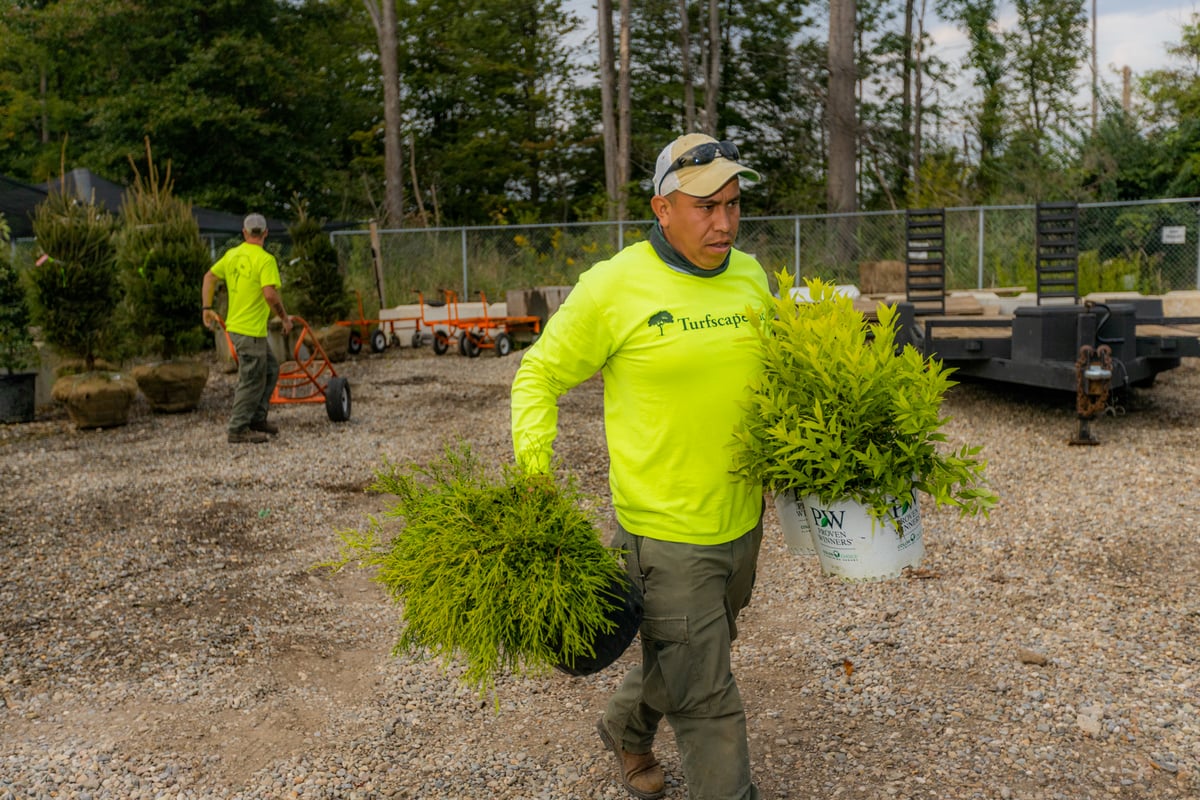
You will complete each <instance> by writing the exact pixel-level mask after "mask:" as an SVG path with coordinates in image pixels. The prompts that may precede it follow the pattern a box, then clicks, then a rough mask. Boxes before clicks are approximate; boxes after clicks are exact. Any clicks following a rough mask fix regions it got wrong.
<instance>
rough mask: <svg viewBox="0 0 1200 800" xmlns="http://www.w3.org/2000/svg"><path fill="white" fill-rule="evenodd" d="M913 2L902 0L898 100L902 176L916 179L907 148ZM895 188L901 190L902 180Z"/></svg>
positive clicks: (910, 111)
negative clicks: (901, 69) (901, 93)
mask: <svg viewBox="0 0 1200 800" xmlns="http://www.w3.org/2000/svg"><path fill="white" fill-rule="evenodd" d="M913 4H914V0H904V89H903V91H904V97H903V98H901V101H900V102H901V105H900V143H901V147H900V152H901V153H904V154H905V155H906V156H908V157H909V158H908V159H906V160H909V166H908V168H907V169H905V170H904V177H905V178H908V179H909V180H916V174H917V172H916V164H915V163H913V162H912V161H911V152H910V148H909V142H910V141H911V139H910V136H911V135H912V114H913V13H914V9H913ZM896 188H897V190H899V191H903V190H904V186H903V182H901V185H900V186H897V187H896Z"/></svg>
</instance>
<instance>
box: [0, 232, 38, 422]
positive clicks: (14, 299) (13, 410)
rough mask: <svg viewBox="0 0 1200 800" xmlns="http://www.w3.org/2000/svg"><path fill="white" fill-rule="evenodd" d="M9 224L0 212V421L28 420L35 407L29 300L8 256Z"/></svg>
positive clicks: (35, 363) (35, 388) (33, 350)
mask: <svg viewBox="0 0 1200 800" xmlns="http://www.w3.org/2000/svg"><path fill="white" fill-rule="evenodd" d="M8 244H9V228H8V222H7V221H6V220H5V219H4V215H2V214H0V423H9V422H30V421H31V420H33V417H34V412H35V407H36V402H35V401H36V391H37V372H36V371H33V372H30V371H28V370H29V368H30V367H34V366H36V365H37V363H38V354H37V349H36V348H35V347H34V346H33V334H31V333H30V331H29V302H28V300H27V298H26V296H25V287H24V286H23V285H22V283H21V276H20V275H19V274H17V271H16V269H15V268H14V267H13V265H12V263H11V262H10V261H9V259H8Z"/></svg>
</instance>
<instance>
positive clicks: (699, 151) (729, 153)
mask: <svg viewBox="0 0 1200 800" xmlns="http://www.w3.org/2000/svg"><path fill="white" fill-rule="evenodd" d="M718 156H720V157H721V158H727V159H729V160H730V161H737V160H738V149H737V145H736V144H734V143H733V142H730V141H723V142H704V143H703V144H698V145H696V146H695V147H693V148H691V149H690V150H688V151H687V152H686V153H684V154H683V155H681V156H680V157H679V158H677V159H675V160H674V161H672V162H671V166H669V167H667V171H666V172H664V173H663V180H664V181H665V180H666V179H667V176H668V175H670V174H671V173H672V172H675V171H676V170H681V169H683V168H684V167H702V166H704V165H705V164H711V163H712V162H713V161H715V160H716V159H717V157H718ZM658 188H659V191H661V190H662V181H659V182H658Z"/></svg>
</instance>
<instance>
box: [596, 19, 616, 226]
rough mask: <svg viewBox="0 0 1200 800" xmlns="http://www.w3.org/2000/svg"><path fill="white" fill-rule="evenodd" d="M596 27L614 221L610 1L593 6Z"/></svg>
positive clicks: (609, 208)
mask: <svg viewBox="0 0 1200 800" xmlns="http://www.w3.org/2000/svg"><path fill="white" fill-rule="evenodd" d="M596 17H597V19H596V24H597V28H598V32H599V40H600V62H599V63H600V132H601V135H602V136H603V138H604V193H605V201H606V202H605V216H606V217H607V218H608V219H616V218H617V195H618V188H617V138H618V137H617V112H616V108H617V106H616V80H617V72H616V69H615V68H614V66H613V21H612V0H598V2H597V3H596Z"/></svg>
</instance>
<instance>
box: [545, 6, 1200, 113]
mask: <svg viewBox="0 0 1200 800" xmlns="http://www.w3.org/2000/svg"><path fill="white" fill-rule="evenodd" d="M926 2H927V4H928V6H929V7H930V8H932V7H933V5H934V3H933V0H926ZM1092 2H1093V0H1085V5H1084V9H1085V11H1086V13H1087V15H1088V16H1089V18H1090V17H1091V13H1092ZM615 5H616V3H615V2H614V6H615ZM1095 5H1096V15H1097V17H1098V25H1097V29H1096V41H1097V48H1096V49H1097V59H1096V65H1097V67H1099V71H1100V78H1101V80H1102V81H1103V82H1105V83H1108V84H1110V85H1111V86H1112V87H1113V88H1114V89H1117V90H1118V91H1119V89H1120V85H1121V83H1120V82H1121V79H1120V75H1121V68H1122V67H1125V66H1128V67H1129V68H1130V69H1131V70H1132V71H1133V72H1134V73H1136V74H1144V73H1146V72H1148V71H1150V70H1153V69H1158V68H1160V67H1165V66H1168V65H1169V63H1170V60H1169V57H1168V55H1167V52H1166V48H1167V45H1169V44H1174V43H1177V42H1178V41H1179V38H1180V31H1181V29H1182V27H1183V23H1185V22H1188V21H1190V20H1191V17H1192V12H1193V11H1195V12H1198V13H1200V0H1196V2H1194V3H1193V2H1181V1H1180V0H1095ZM567 6H568V7H569V8H571V9H572V10H573V11H575V13H577V14H579V15H580V16H581V17H583V19H584V25H585V28H586V30H587V32H591V31H593V30H594V26H595V18H596V11H595V9H596V0H568V2H567ZM998 6H999V8H1000V12H1001V24H1002V25H1003V26H1004V27H1006V28H1007V27H1011V25H1012V23H1013V19H1014V13H1013V10H1012V9H1013V4H1012V2H1011V0H999V3H998ZM931 16H932V15H931ZM929 27H930V33H931V34H932V35H933V36H934V39H935V41H936V42H937V43H938V54H939V55H940V56H941V57H942V58H943V59H944V60H947V61H950V60H959V57H961V56H962V55H965V53H966V42H965V40H964V38H963V35H962V33H961V32H959V31H957V30H955V29H954V28H953V27H951V26H948V25H937V26H935V25H930V26H929Z"/></svg>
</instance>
